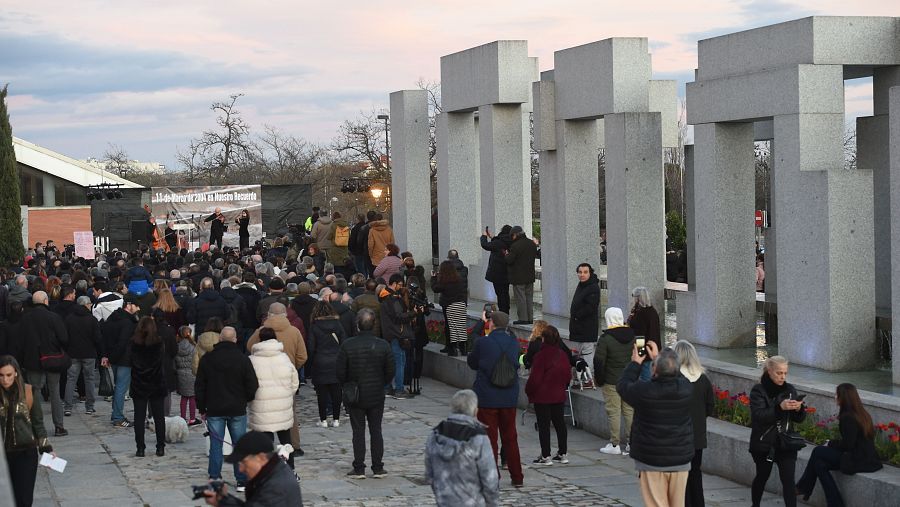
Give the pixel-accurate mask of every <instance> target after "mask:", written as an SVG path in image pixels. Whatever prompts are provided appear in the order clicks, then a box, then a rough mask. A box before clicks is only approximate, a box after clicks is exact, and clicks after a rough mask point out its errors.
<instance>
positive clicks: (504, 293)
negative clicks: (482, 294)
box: [493, 283, 509, 315]
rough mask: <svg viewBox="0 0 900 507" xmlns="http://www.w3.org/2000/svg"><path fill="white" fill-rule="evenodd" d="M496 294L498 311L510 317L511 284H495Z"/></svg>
mask: <svg viewBox="0 0 900 507" xmlns="http://www.w3.org/2000/svg"><path fill="white" fill-rule="evenodd" d="M493 285H494V293H495V294H497V309H498V310H500V311H501V312H503V313H505V314H507V315H509V284H508V283H494V284H493Z"/></svg>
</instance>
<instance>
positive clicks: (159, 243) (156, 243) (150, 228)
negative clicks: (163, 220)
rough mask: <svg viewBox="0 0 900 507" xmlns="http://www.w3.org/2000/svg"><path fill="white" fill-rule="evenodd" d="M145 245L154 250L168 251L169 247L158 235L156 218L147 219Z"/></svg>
mask: <svg viewBox="0 0 900 507" xmlns="http://www.w3.org/2000/svg"><path fill="white" fill-rule="evenodd" d="M147 244H148V245H150V248H152V249H154V250H168V246H169V245H168V244H166V242H165V240H163V237H162V235H160V233H159V227H157V226H156V217H154V216H152V215H151V216H150V218H149V219H147Z"/></svg>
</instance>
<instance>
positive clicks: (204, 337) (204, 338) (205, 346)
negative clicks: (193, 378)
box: [191, 331, 219, 375]
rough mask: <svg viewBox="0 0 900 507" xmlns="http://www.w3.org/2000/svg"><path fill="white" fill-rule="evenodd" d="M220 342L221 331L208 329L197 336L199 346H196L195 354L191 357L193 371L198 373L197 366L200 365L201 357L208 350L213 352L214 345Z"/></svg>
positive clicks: (195, 373)
mask: <svg viewBox="0 0 900 507" xmlns="http://www.w3.org/2000/svg"><path fill="white" fill-rule="evenodd" d="M217 343H219V333H216V332H214V331H208V332H206V333H201V334H200V336H198V337H197V346H196V347H194V356H193V358H192V359H191V373H193V374H194V375H197V368H199V367H200V359H201V358H202V357H203V355H204V354H206V353H207V352H212V349H213V347H215V346H216V344H217Z"/></svg>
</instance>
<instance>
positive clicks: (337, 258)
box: [320, 218, 350, 267]
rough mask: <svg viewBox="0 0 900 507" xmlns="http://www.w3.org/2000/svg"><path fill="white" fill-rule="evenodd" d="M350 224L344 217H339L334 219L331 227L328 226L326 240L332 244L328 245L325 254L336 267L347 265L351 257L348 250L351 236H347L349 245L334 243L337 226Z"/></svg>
mask: <svg viewBox="0 0 900 507" xmlns="http://www.w3.org/2000/svg"><path fill="white" fill-rule="evenodd" d="M349 226H350V225H349V224H348V223H347V221H346V220H344V219H343V218H338V219H336V220H334V221H333V222H332V223H331V227H329V228H328V234H327V235H326V237H325V240H326V241H328V242H329V243H331V245H330V246H328V247H327V250H325V256H326V257H327V258H328V262H330V263H332V264H334V265H335V267H340V266H343V265H345V264H346V263H347V259H349V258H350V251H349V250H348V246H349V245H350V241H349V238H347V246H337V245H335V244H334V236H335V234H337V228H338V227H349ZM320 246H321V244H320ZM322 248H326V247H322Z"/></svg>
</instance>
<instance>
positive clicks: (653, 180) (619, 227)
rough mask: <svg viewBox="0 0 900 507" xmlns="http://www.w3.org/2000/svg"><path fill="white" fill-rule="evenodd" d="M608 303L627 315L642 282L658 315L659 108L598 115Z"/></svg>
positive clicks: (661, 279) (662, 266)
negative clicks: (603, 175) (603, 171)
mask: <svg viewBox="0 0 900 507" xmlns="http://www.w3.org/2000/svg"><path fill="white" fill-rule="evenodd" d="M604 132H605V139H606V142H605V146H606V233H607V237H608V238H609V239H610V240H609V242H608V243H607V244H608V252H609V253H608V254H607V266H608V268H607V280H608V282H607V284H608V285H607V287H608V289H609V306H617V307H619V308H621V309H622V311H623V313H625V314H627V313H628V311H629V310H630V308H631V301H632V298H631V291H632V289H633V288H634V287H636V286H645V287H647V288H648V289H649V291H650V299H651V301H652V303H653V306H654V307H656V308H657V309H658V311H659V314H660V318H661V319H662V318H663V316H664V314H665V311H663V309H664V308H665V301H664V298H663V289H664V287H665V283H666V258H665V238H666V230H665V220H664V216H665V190H664V188H665V185H664V183H663V162H662V125H661V117H660V113H616V114H611V115H607V116H605V117H604Z"/></svg>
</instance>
